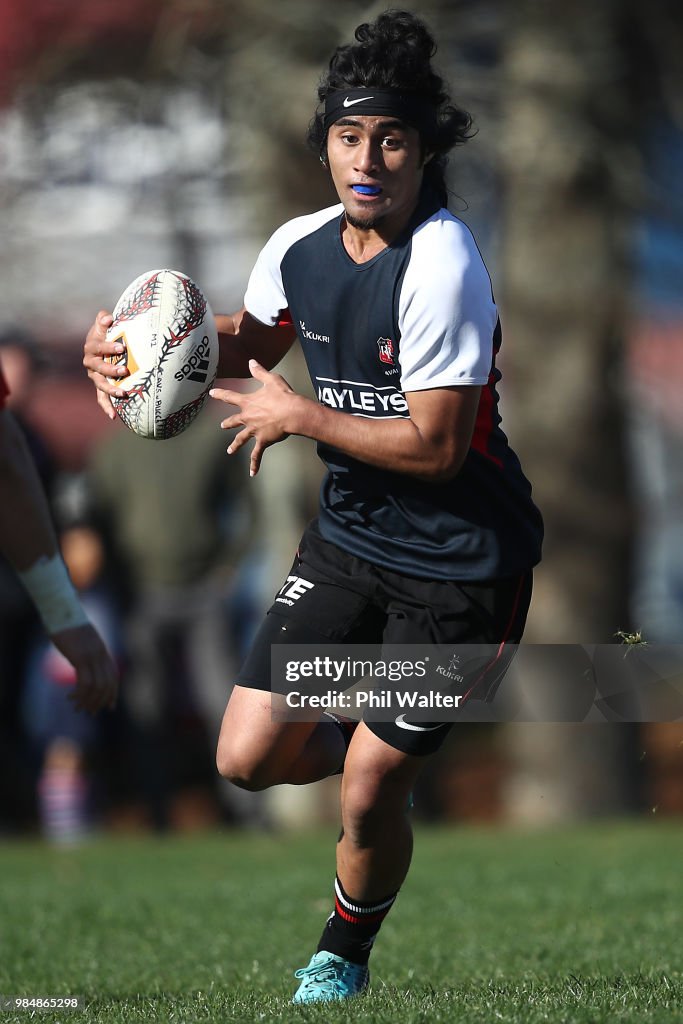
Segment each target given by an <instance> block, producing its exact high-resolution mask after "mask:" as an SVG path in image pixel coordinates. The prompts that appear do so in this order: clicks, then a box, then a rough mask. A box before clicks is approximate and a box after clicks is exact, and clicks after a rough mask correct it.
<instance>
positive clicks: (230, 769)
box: [216, 741, 275, 793]
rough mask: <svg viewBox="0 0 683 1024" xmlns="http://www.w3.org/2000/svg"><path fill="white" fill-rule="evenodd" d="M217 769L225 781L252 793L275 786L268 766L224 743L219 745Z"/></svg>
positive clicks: (220, 742) (221, 742)
mask: <svg viewBox="0 0 683 1024" xmlns="http://www.w3.org/2000/svg"><path fill="white" fill-rule="evenodd" d="M216 767H217V768H218V772H219V774H220V775H222V776H223V778H224V779H227V780H228V781H229V782H232V784H233V785H234V786H238V787H239V788H240V789H246V790H249V792H251V793H256V792H258V791H259V790H262V789H268V787H269V786H273V785H275V780H274V779H273V778H272V777H271V774H272V773H271V772H270V771H269V770H268V768H267V766H266V765H264V764H263V763H261V762H259V761H258V760H257V759H256V758H254V757H251V756H250V755H249V753H248V751H244V750H239V749H235V748H234V747H231V746H230V744H228V743H226V742H223V741H219V743H218V749H217V751H216Z"/></svg>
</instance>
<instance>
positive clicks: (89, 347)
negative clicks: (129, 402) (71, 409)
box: [83, 309, 128, 420]
mask: <svg viewBox="0 0 683 1024" xmlns="http://www.w3.org/2000/svg"><path fill="white" fill-rule="evenodd" d="M113 322H114V318H113V316H112V315H111V313H107V311H106V310H104V309H101V310H100V312H99V313H98V314H97V316H96V318H95V322H94V324H93V325H92V327H91V328H90V330H89V331H88V334H87V337H86V339H85V344H84V346H83V365H84V366H85V368H86V370H87V371H88V376H89V377H90V380H91V381H92V382H93V384H94V385H95V387H96V388H97V401H98V403H99V405H100V406H101V408H102V409H103V410H104V412H105V413H106V415H107V416H108V417H109V419H110V420H113V419H115V417H116V410H115V409H114V406H113V405H112V403H111V398H110V396H111V395H116V396H117V397H118V398H122V397H124V395H125V392H124V391H122V390H121V388H120V387H118V384H117V379H118V378H121V377H125V376H127V374H128V370H127V369H126V368H125V366H112V365H111V363H108V362H106V360H105V358H104V357H105V356H112V355H120V354H121V352H125V350H126V346H125V345H124V344H123V342H121V341H116V342H111V341H107V329H108V328H109V327H111V325H112V323H113Z"/></svg>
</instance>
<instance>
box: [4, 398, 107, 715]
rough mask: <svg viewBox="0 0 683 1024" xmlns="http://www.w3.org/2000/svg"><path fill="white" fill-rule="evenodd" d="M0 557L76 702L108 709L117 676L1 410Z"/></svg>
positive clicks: (36, 481) (31, 467) (24, 453)
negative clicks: (39, 622)
mask: <svg viewBox="0 0 683 1024" xmlns="http://www.w3.org/2000/svg"><path fill="white" fill-rule="evenodd" d="M0 493H1V494H2V501H0V553H2V554H3V555H4V556H5V558H6V559H7V561H8V562H9V563H10V565H12V566H13V568H14V569H15V570H16V571H17V573H18V575H19V578H20V579H21V581H22V583H23V584H24V586H25V587H26V589H27V590H28V592H29V594H30V595H31V598H32V599H33V602H34V604H35V605H36V608H37V609H38V611H39V613H40V615H41V617H42V619H43V622H44V624H45V627H46V629H47V631H48V633H49V634H50V636H51V639H52V641H53V642H54V644H55V646H56V647H58V648H59V650H60V651H61V652H62V654H63V655H64V656H65V658H67V659H68V661H70V662H71V664H72V665H73V666H74V668H75V669H76V677H77V681H76V686H75V688H74V694H73V696H74V702H75V703H76V705H77V707H81V708H84V709H85V710H88V711H97V710H99V709H100V708H103V707H112V706H113V705H114V702H115V699H116V691H117V685H118V684H117V672H116V668H115V666H114V663H113V662H112V660H111V657H110V656H109V654H108V652H107V650H106V648H105V646H104V644H103V643H102V640H101V639H100V637H99V635H98V634H97V632H96V631H95V630H94V629H93V627H92V626H91V625H90V623H89V622H88V621H87V618H86V616H85V613H84V611H83V608H82V606H81V602H80V601H79V599H78V595H77V594H76V591H75V590H74V587H73V584H72V583H71V580H70V579H69V576H68V573H67V571H66V566H65V565H64V562H63V561H62V559H61V557H60V555H59V551H58V548H57V539H56V537H55V533H54V529H53V526H52V521H51V519H50V513H49V509H48V505H47V501H46V498H45V492H44V491H43V487H42V484H41V482H40V478H39V476H38V473H37V470H36V468H35V464H34V462H33V459H32V458H31V454H30V452H29V449H28V446H27V444H26V441H25V439H24V436H23V434H22V432H21V429H20V427H19V426H18V424H17V422H16V420H15V419H14V418H13V416H12V415H11V413H9V412H8V411H7V410H3V409H0Z"/></svg>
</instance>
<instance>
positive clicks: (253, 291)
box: [244, 206, 343, 327]
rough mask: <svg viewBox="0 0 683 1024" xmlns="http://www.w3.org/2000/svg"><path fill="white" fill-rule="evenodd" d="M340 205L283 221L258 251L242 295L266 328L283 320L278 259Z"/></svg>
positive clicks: (335, 213) (284, 302)
mask: <svg viewBox="0 0 683 1024" xmlns="http://www.w3.org/2000/svg"><path fill="white" fill-rule="evenodd" d="M342 209H343V207H341V206H332V207H329V208H327V209H325V210H320V211H318V212H317V213H313V214H307V215H306V216H304V217H296V218H295V219H294V220H290V221H287V223H286V224H283V225H282V227H280V228H278V229H277V231H276V232H275V234H273V235H271V237H270V238H269V240H268V241H267V242H266V244H265V245H264V247H263V249H262V250H261V252H260V253H259V256H258V259H257V260H256V263H255V264H254V269H253V270H252V272H251V274H250V276H249V283H248V284H247V290H246V293H245V296H244V306H245V308H246V310H247V312H249V313H251V315H252V316H253V317H255V318H256V319H257V320H260V321H261V323H263V324H268V326H269V327H275V326H277V325H278V324H279V323H281V322H282V321H283V319H287V318H286V317H283V313H284V311H285V310H286V309H287V306H288V301H287V296H286V294H285V289H284V285H283V283H282V271H281V269H280V268H281V266H282V261H283V259H284V258H285V254H286V253H287V251H288V250H289V249H290V248H291V247H292V245H294V244H295V243H296V242H298V241H299V240H300V239H301V238H304V237H305V236H306V235H308V234H311V232H313V231H315V230H317V228H319V227H320V226H321V225H322V224H324V223H325V222H326V221H327V220H330V219H332V217H335V216H339V213H340V211H341V210H342Z"/></svg>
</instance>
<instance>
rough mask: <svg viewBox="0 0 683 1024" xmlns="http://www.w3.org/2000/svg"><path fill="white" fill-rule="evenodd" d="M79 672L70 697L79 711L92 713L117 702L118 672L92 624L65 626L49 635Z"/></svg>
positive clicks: (111, 706)
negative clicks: (67, 627)
mask: <svg viewBox="0 0 683 1024" xmlns="http://www.w3.org/2000/svg"><path fill="white" fill-rule="evenodd" d="M50 639H51V640H52V642H53V644H54V645H55V647H56V648H57V650H58V651H60V652H61V653H62V654H63V655H64V657H65V658H66V659H67V661H70V662H71V664H72V665H73V667H74V670H75V672H76V683H75V685H74V688H73V690H72V692H71V693H70V694H69V699H70V700H71V701H73V703H74V706H75V707H76V708H77V709H78V710H79V711H88V712H89V713H90V714H91V715H93V714H95V712H96V711H101V710H102V709H103V708H109V709H110V710H111V709H112V708H113V707H114V706H115V704H116V695H117V692H118V686H119V680H118V671H117V669H116V665H115V664H114V662H113V660H112V657H111V655H110V654H109V652H108V651H107V648H106V647H105V646H104V643H103V642H102V638H101V637H100V635H99V633H98V632H97V631H96V630H95V629H94V628H93V626H91V625H90V624H88V625H85V626H77V627H75V628H74V629H63V630H62V631H61V632H59V633H53V634H52V636H51V637H50Z"/></svg>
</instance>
